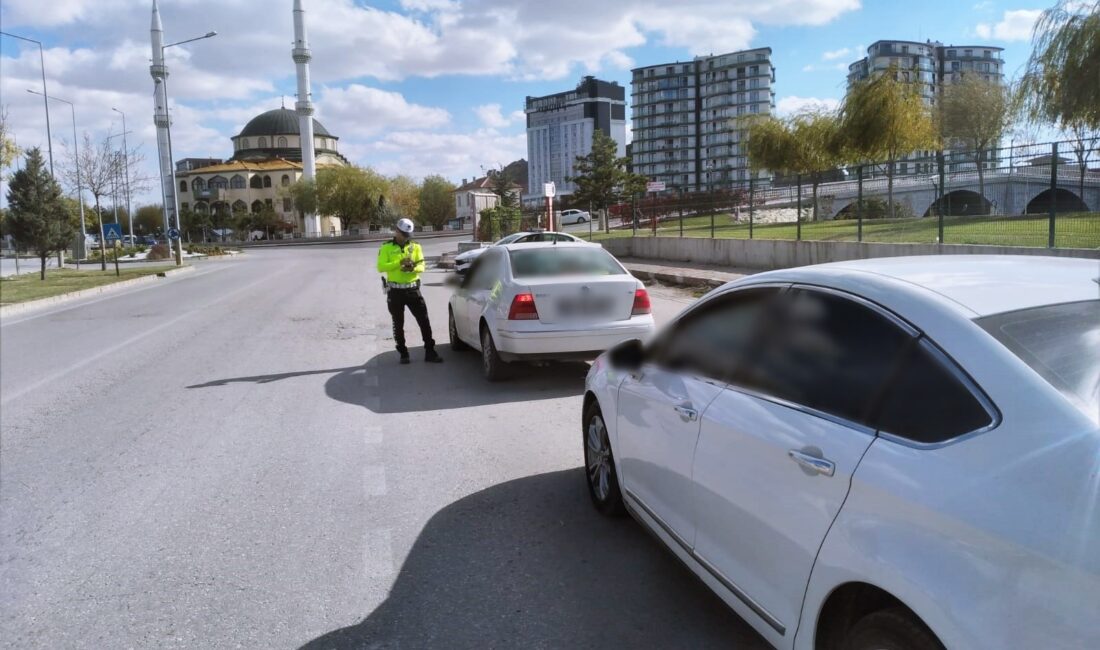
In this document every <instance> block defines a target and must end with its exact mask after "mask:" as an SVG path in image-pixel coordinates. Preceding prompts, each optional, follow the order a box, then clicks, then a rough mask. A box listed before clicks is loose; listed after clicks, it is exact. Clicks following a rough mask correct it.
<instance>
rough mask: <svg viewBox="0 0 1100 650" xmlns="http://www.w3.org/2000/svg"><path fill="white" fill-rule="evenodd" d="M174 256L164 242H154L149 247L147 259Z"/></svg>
mask: <svg viewBox="0 0 1100 650" xmlns="http://www.w3.org/2000/svg"><path fill="white" fill-rule="evenodd" d="M171 257H172V251H171V249H169V248H168V247H167V246H165V245H164V244H154V245H153V247H152V248H150V249H149V255H147V256H146V258H145V259H147V260H167V259H170V258H171Z"/></svg>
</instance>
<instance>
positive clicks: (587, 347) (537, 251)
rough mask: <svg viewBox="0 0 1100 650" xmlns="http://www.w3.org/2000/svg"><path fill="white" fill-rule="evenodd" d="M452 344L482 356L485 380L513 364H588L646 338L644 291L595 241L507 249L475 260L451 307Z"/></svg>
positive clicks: (648, 322) (649, 323)
mask: <svg viewBox="0 0 1100 650" xmlns="http://www.w3.org/2000/svg"><path fill="white" fill-rule="evenodd" d="M448 312H449V314H448V315H449V332H450V339H451V346H452V347H453V348H454V349H456V350H466V349H469V348H475V349H478V350H480V351H481V356H482V366H483V369H484V373H485V376H486V378H487V379H489V380H490V381H496V380H498V379H502V378H504V377H505V376H506V375H507V374H508V370H509V368H508V364H509V363H510V362H513V361H531V360H544V359H552V360H563V359H592V358H595V357H596V356H597V355H599V354H600V353H601V352H603V351H604V350H607V349H609V348H611V347H613V346H615V345H617V344H619V343H622V342H623V341H628V340H632V339H642V340H645V339H648V338H649V336H650V335H651V334H652V333H653V329H654V325H653V316H652V310H651V308H650V303H649V294H648V293H646V290H645V286H644V285H643V284H642V283H641V282H640V281H638V280H637V279H636V278H635V277H634V276H632V275H631V274H630V273H629V272H628V271H627V270H626V269H625V268H623V266H622V264H619V262H618V260H616V259H615V258H614V257H613V256H612V255H611V253H608V252H607V251H605V250H604V249H603V248H602V247H600V246H597V245H594V244H584V243H579V244H578V243H560V244H559V243H550V244H508V245H505V246H494V247H492V248H489V249H488V250H487V251H486V252H485V254H483V255H482V256H480V257H479V258H478V259H477V262H476V263H475V264H474V266H473V268H472V269H471V270H470V273H469V274H468V275H467V276H466V279H465V280H464V281H463V283H462V285H461V286H460V287H459V288H458V289H456V290H455V292H454V295H453V296H451V301H450V305H449V310H448Z"/></svg>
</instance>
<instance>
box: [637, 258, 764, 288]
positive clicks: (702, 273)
mask: <svg viewBox="0 0 1100 650" xmlns="http://www.w3.org/2000/svg"><path fill="white" fill-rule="evenodd" d="M619 261H620V262H622V263H623V266H625V267H626V268H627V270H629V271H630V272H631V273H633V274H634V275H635V276H636V277H637V278H638V279H639V280H649V281H656V282H661V283H663V284H675V285H680V286H687V287H711V288H713V287H720V286H722V285H723V284H725V283H727V282H732V281H733V280H737V279H740V278H743V277H745V276H746V275H751V274H753V273H758V272H759V271H758V270H754V269H745V268H739V267H730V266H709V265H706V264H691V263H689V262H664V261H661V260H642V259H635V258H630V257H626V258H622V259H620V260H619Z"/></svg>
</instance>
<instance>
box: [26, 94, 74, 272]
mask: <svg viewBox="0 0 1100 650" xmlns="http://www.w3.org/2000/svg"><path fill="white" fill-rule="evenodd" d="M27 92H29V93H31V94H32V95H42V93H40V92H38V91H37V90H31V89H30V88H28V89H27ZM42 96H43V97H45V98H46V99H47V100H49V99H52V100H54V101H55V102H61V103H63V104H68V105H69V112H71V113H72V116H73V160H74V163H75V164H74V165H73V166H74V167H76V202H77V203H78V204H80V237H81V239H80V247H81V248H82V249H83V247H84V238H85V237H87V236H88V230H87V229H86V227H85V225H84V186H83V185H82V184H81V182H80V144H79V142H78V141H77V138H76V106H75V105H73V103H72V102H70V101H68V100H66V99H61V98H60V97H50V96H48V95H42ZM74 252H75V251H74ZM76 266H77V268H80V255H79V254H78V255H77V256H76Z"/></svg>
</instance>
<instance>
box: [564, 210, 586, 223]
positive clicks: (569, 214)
mask: <svg viewBox="0 0 1100 650" xmlns="http://www.w3.org/2000/svg"><path fill="white" fill-rule="evenodd" d="M591 219H592V217H591V216H589V214H588V212H586V211H584V210H562V211H561V225H563V226H569V225H572V224H575V223H588V222H589V221H590V220H591Z"/></svg>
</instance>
